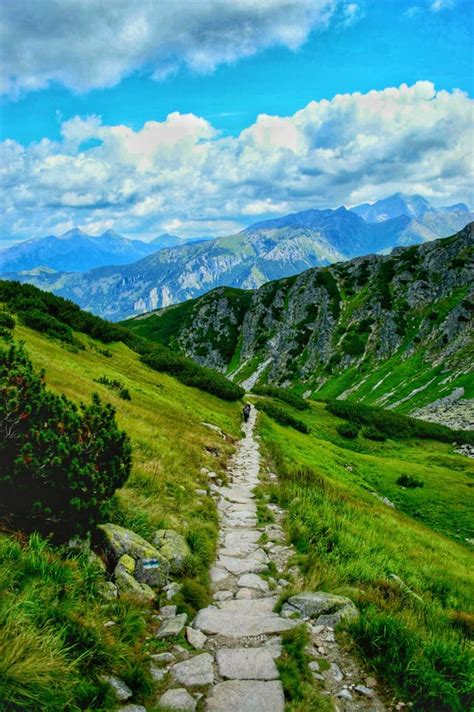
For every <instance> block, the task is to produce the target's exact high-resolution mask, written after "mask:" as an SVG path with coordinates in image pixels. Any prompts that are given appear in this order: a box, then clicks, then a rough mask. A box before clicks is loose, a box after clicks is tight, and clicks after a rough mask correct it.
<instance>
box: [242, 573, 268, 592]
mask: <svg viewBox="0 0 474 712" xmlns="http://www.w3.org/2000/svg"><path fill="white" fill-rule="evenodd" d="M237 585H238V586H240V587H241V588H255V589H257V591H263V592H266V591H268V590H269V589H268V583H267V582H266V581H265V580H264V579H263V578H261V576H257V575H256V574H243V576H240V578H239V580H238V581H237Z"/></svg>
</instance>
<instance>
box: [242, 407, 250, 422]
mask: <svg viewBox="0 0 474 712" xmlns="http://www.w3.org/2000/svg"><path fill="white" fill-rule="evenodd" d="M250 410H251V408H250V405H249V403H246V404H245V405H244V408H243V413H244V420H245V422H246V423H247V422H248V419H249V416H250Z"/></svg>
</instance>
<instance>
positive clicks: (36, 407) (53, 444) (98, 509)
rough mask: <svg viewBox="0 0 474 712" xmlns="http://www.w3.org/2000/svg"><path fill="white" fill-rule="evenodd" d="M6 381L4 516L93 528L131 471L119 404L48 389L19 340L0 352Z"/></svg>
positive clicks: (45, 528)
mask: <svg viewBox="0 0 474 712" xmlns="http://www.w3.org/2000/svg"><path fill="white" fill-rule="evenodd" d="M0 383H1V396H0V508H1V509H0V511H1V513H2V515H3V516H4V517H11V518H13V520H14V522H15V524H16V525H18V524H19V525H20V527H21V528H24V529H30V530H37V531H40V532H42V533H45V534H49V533H54V534H56V535H59V534H61V536H68V535H70V534H72V533H84V532H86V531H88V530H89V529H90V528H91V527H93V526H94V524H95V523H96V522H97V521H98V520H100V518H101V516H102V515H103V513H104V508H105V506H106V505H107V502H108V500H109V499H110V498H111V496H112V495H113V493H114V492H115V490H116V489H117V488H118V487H121V486H122V485H123V484H124V482H125V481H126V479H127V477H128V475H129V474H130V468H131V446H130V442H129V439H128V437H127V435H126V434H125V433H124V432H123V431H121V430H119V429H118V427H117V424H116V421H115V411H114V409H113V408H112V406H110V405H104V404H102V403H101V401H100V399H99V397H98V396H97V395H94V397H93V400H92V403H91V404H90V405H88V406H85V405H81V407H80V408H77V407H76V406H75V405H74V404H73V403H72V402H71V401H70V400H68V399H67V398H66V397H65V396H63V395H62V396H59V395H56V394H54V393H52V392H51V391H48V390H47V389H46V387H45V383H44V376H43V374H42V373H37V372H36V371H35V370H34V368H33V366H32V364H31V361H30V360H29V358H28V356H27V355H26V353H25V351H24V350H23V348H22V347H20V346H17V345H13V346H11V347H10V348H9V350H4V351H2V352H0Z"/></svg>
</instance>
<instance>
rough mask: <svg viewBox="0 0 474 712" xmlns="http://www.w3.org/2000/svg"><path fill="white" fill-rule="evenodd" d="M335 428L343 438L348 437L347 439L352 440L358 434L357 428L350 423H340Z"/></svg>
mask: <svg viewBox="0 0 474 712" xmlns="http://www.w3.org/2000/svg"><path fill="white" fill-rule="evenodd" d="M336 430H337V432H338V433H339V435H342V437H343V438H348V440H354V438H356V437H357V436H358V434H359V428H357V427H355V426H354V425H351V424H350V423H342V424H341V425H338V426H337V428H336Z"/></svg>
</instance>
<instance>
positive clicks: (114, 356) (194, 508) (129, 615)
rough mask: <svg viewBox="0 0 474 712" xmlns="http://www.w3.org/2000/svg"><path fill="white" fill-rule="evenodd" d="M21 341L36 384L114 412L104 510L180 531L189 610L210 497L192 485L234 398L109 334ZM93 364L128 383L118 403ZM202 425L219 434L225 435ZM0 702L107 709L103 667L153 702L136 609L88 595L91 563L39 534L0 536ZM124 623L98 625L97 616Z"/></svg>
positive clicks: (217, 466) (217, 446)
mask: <svg viewBox="0 0 474 712" xmlns="http://www.w3.org/2000/svg"><path fill="white" fill-rule="evenodd" d="M14 337H15V338H16V339H18V340H23V341H24V342H25V345H26V349H27V352H28V354H29V356H30V358H31V359H32V361H33V364H34V365H35V366H36V367H38V368H44V369H45V371H46V383H47V386H48V387H49V388H51V389H52V390H54V391H57V392H60V393H65V394H66V395H67V396H68V397H69V398H71V399H72V400H73V401H75V402H76V403H77V402H79V401H81V400H83V401H85V402H87V401H89V400H90V397H91V395H92V393H93V392H98V393H99V394H100V396H101V398H102V399H103V400H104V401H108V402H110V403H112V404H113V405H114V407H115V408H116V410H117V421H118V423H119V426H120V427H121V428H123V429H124V430H126V431H127V433H128V434H129V435H130V437H131V440H132V446H133V469H132V474H131V476H130V479H129V480H128V482H127V483H126V486H125V487H124V488H123V489H122V490H119V492H118V493H117V495H116V498H115V501H114V503H113V506H112V519H113V520H114V521H116V522H118V523H120V524H122V525H124V526H126V527H130V528H131V529H133V530H134V531H136V532H137V533H139V534H141V535H143V536H145V537H149V536H150V535H151V534H152V532H153V531H154V530H155V529H157V528H163V527H169V528H173V529H176V530H177V531H179V532H181V533H183V534H184V535H185V536H186V538H187V540H188V543H189V545H190V547H191V551H192V556H191V557H190V561H189V566H188V568H187V570H186V573H185V576H186V578H185V584H186V585H185V586H184V590H183V592H182V596H181V599H182V600H180V601H178V603H179V604H180V606H181V607H182V610H187V611H188V612H189V613H192V611H193V610H195V608H196V606H198V605H200V603H201V602H202V601H203V600H204V601H205V600H207V598H206V597H207V596H208V595H209V589H208V567H209V565H210V562H211V561H212V559H213V557H214V551H215V543H216V538H217V531H218V524H217V513H216V510H215V507H214V504H213V502H212V500H210V499H208V498H206V497H199V496H197V495H196V494H195V492H194V490H195V489H196V488H202V487H204V486H205V485H206V478H205V476H203V475H201V474H200V468H201V467H203V466H207V467H208V468H209V469H212V470H217V471H218V472H219V471H221V470H222V468H223V467H224V465H225V464H226V462H227V459H228V457H229V455H230V453H231V452H232V451H233V444H232V442H233V439H234V438H238V437H240V430H239V427H240V405H239V404H236V403H229V402H226V401H223V400H221V399H219V398H217V397H215V396H212V395H210V394H208V393H204V392H202V391H200V390H198V389H195V388H190V387H187V386H185V385H183V384H182V383H180V382H178V381H177V380H175V379H174V378H172V377H170V376H167V375H165V374H162V373H158V372H156V371H154V370H152V369H150V368H148V367H147V366H146V365H145V364H143V363H142V362H141V361H140V357H139V355H138V354H136V353H135V352H133V351H131V350H130V349H129V348H128V347H127V346H125V345H124V344H123V343H120V342H114V343H110V344H108V346H107V349H104V348H103V345H102V344H100V343H99V342H95V341H94V340H93V339H91V338H90V337H88V336H86V335H84V334H78V333H74V338H75V339H76V340H77V341H78V342H80V344H81V346H82V347H83V348H80V349H74V350H73V349H72V348H70V347H68V346H67V345H65V344H64V343H61V342H59V341H56V340H52V339H48V338H46V337H45V336H42V335H40V334H39V333H37V332H35V331H32V330H30V329H28V328H26V327H24V326H22V325H17V326H16V328H15V330H14ZM104 373H106V374H107V376H108V379H111V380H116V381H118V382H120V384H122V385H123V387H125V388H126V389H128V391H129V393H130V396H131V400H130V401H128V400H123V399H122V398H121V397H120V395H119V393H118V392H117V391H115V390H110V388H109V387H108V385H106V384H101V383H97V382H95V379H99V378H100V377H101V376H102V375H103V374H104ZM202 422H208V423H213V424H215V425H218V426H219V427H221V428H222V429H223V431H224V432H225V433H226V434H227V435H228V439H227V440H226V441H224V440H223V439H222V438H220V437H219V436H218V434H217V433H215V432H213V431H212V430H210V429H208V428H207V427H205V426H204V425H202ZM0 561H1V562H2V563H1V564H0V600H1V604H0V617H1V620H2V625H1V626H0V627H1V629H2V631H1V633H0V657H1V658H2V660H1V662H0V699H2V701H3V700H5V701H6V703H8V707H7V708H6V709H13V710H32V711H34V712H36V710H40V709H41V710H42V711H43V710H44V711H45V712H50V711H51V712H56V710H58V709H61V710H63V709H64V710H74V711H75V710H79V709H87V708H90V709H104V710H105V709H113V702H112V701H111V699H110V693H109V692H108V688H107V686H105V685H104V684H103V683H101V682H100V680H99V675H100V674H103V673H107V672H114V673H116V674H118V675H120V676H121V677H122V678H123V679H124V680H126V681H128V683H129V684H130V686H131V687H132V689H133V690H134V693H135V697H134V699H136V700H137V701H141V702H142V703H143V704H148V706H149V708H150V709H151V708H152V699H151V698H150V690H151V687H150V679H149V673H148V666H149V663H148V662H147V659H146V651H147V645H146V643H145V640H144V634H145V632H146V628H147V615H148V614H147V609H143V608H140V607H139V606H136V604H133V602H131V601H125V600H124V599H120V600H119V601H118V602H115V603H113V604H110V603H104V602H103V601H102V599H101V598H100V597H98V596H97V594H96V590H95V583H94V580H95V579H94V577H95V576H96V574H94V573H93V572H92V570H91V566H90V565H89V564H88V563H87V562H86V561H83V560H81V559H80V557H79V558H78V557H73V558H65V554H64V551H63V550H61V549H56V548H49V547H47V546H46V544H45V542H41V540H37V539H35V538H33V539H30V541H29V542H28V540H27V539H25V538H22V537H20V539H19V540H17V538H16V537H15V536H14V535H8V534H3V535H1V536H0ZM122 619H123V624H122V623H120V625H119V624H118V623H117V625H115V626H113V627H111V628H104V626H103V624H104V622H106V621H107V620H114V621H120V620H122Z"/></svg>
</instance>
